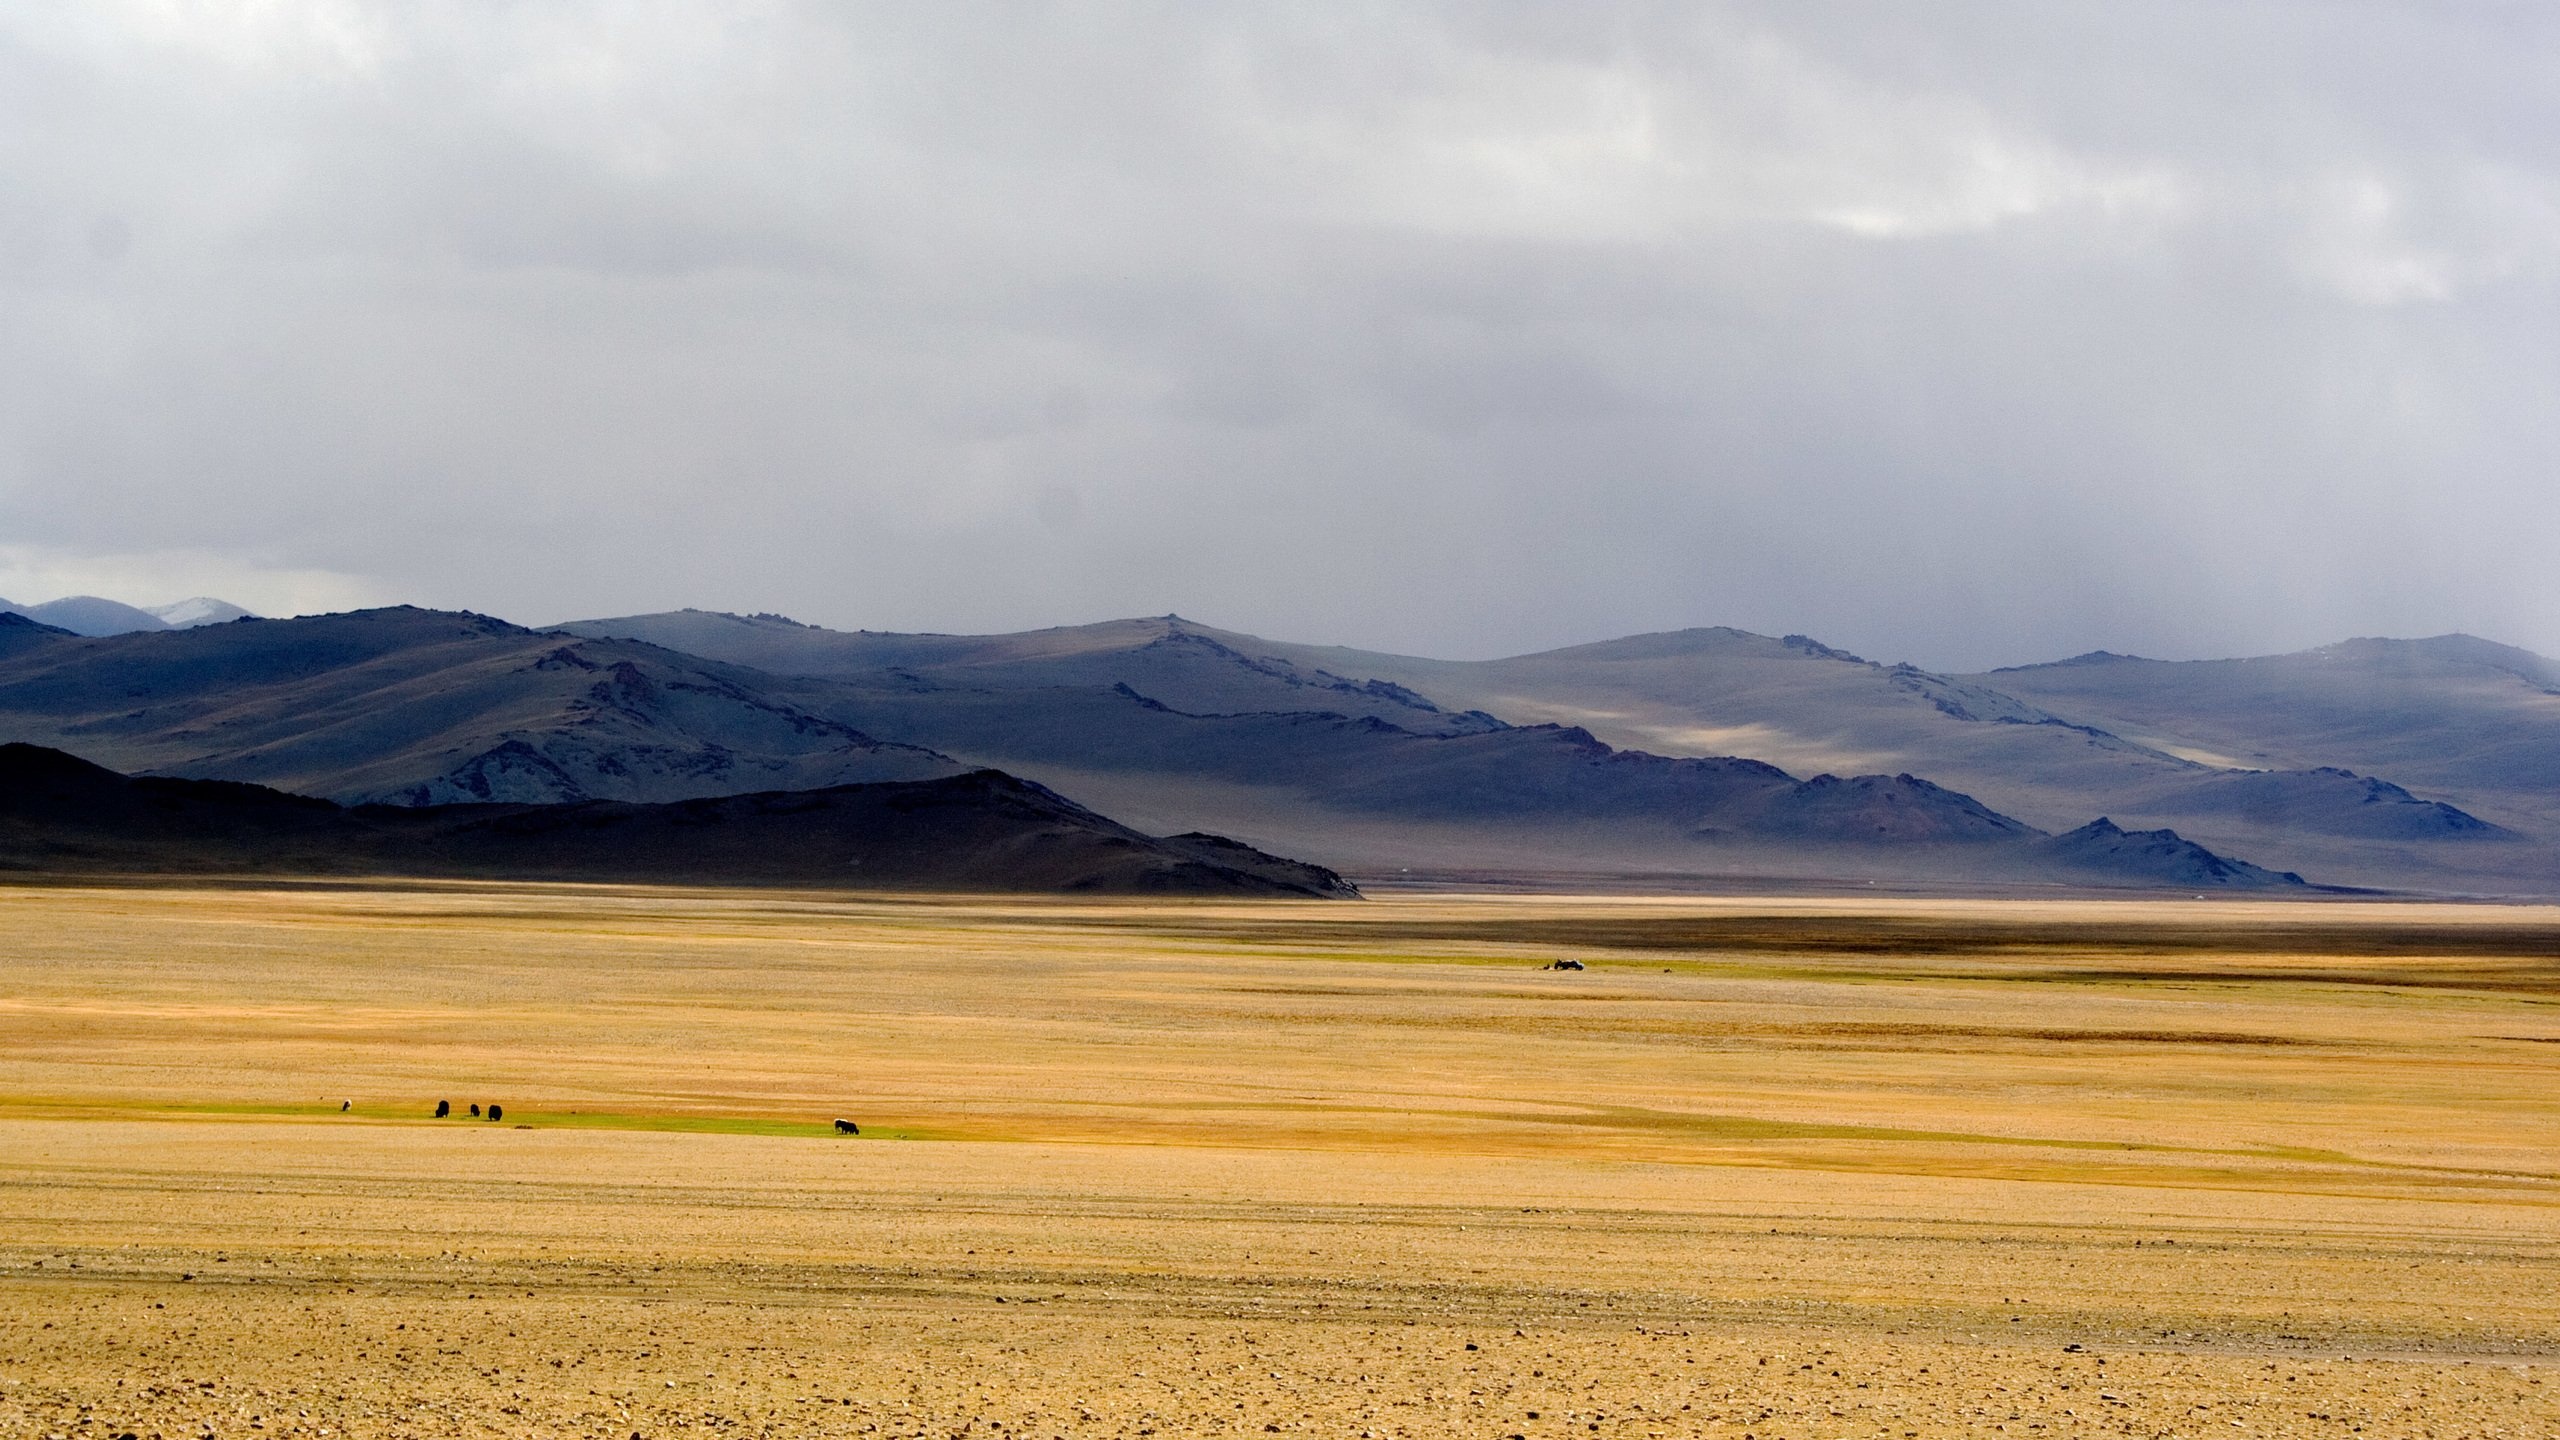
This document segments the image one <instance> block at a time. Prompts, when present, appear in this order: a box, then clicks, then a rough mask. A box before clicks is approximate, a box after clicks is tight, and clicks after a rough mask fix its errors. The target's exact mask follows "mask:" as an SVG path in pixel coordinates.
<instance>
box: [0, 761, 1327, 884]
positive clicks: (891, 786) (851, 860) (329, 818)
mask: <svg viewBox="0 0 2560 1440" xmlns="http://www.w3.org/2000/svg"><path fill="white" fill-rule="evenodd" d="M0 872H8V873H15V874H19V875H44V876H53V875H127V876H132V875H206V876H220V875H290V876H304V877H326V876H349V877H355V876H402V877H417V878H453V879H461V878H484V879H507V880H552V881H587V882H620V883H638V882H650V883H662V884H686V885H758V886H788V887H795V888H798V887H806V888H812V889H856V890H933V891H945V890H947V891H971V892H1049V893H1061V894H1111V895H1164V896H1181V895H1191V896H1233V897H1239V898H1253V897H1272V898H1281V897H1301V898H1352V897H1355V896H1356V894H1357V892H1356V891H1355V890H1354V889H1353V888H1352V887H1350V886H1349V885H1347V884H1346V883H1344V881H1343V880H1342V878H1341V877H1340V876H1338V875H1336V874H1334V873H1333V872H1332V871H1330V870H1326V869H1323V868H1322V867H1319V866H1314V865H1307V864H1302V863H1300V862H1298V861H1294V860H1287V859H1283V858H1281V857H1279V856H1275V855H1268V854H1265V853H1263V852H1262V851H1259V850H1256V849H1254V848H1253V847H1251V846H1248V845H1244V844H1241V843H1239V842H1236V841H1232V840H1227V839H1224V838H1222V837H1219V836H1215V835H1182V836H1176V837H1173V838H1170V839H1157V838H1154V837H1150V836H1146V835H1142V834H1139V833H1138V832H1136V831H1134V830H1131V829H1129V828H1128V827H1126V826H1123V825H1119V824H1116V823H1114V822H1113V821H1110V820H1108V819H1105V818H1104V817H1102V816H1100V815H1096V814H1094V813H1093V812H1092V811H1090V810H1086V809H1085V808H1083V807H1082V806H1079V805H1077V804H1075V803H1073V802H1072V801H1069V800H1066V799H1064V798H1063V797H1061V796H1058V795H1056V794H1053V793H1052V792H1050V791H1048V790H1045V789H1043V788H1041V787H1040V786H1037V785H1033V784H1030V783H1028V782H1026V781H1022V780H1018V779H1015V778H1014V777H1012V776H1010V775H1004V774H1000V773H998V772H995V771H987V770H980V771H971V772H968V773H965V774H960V775H953V776H948V777H944V778H941V779H934V780H917V781H903V782H884V783H877V784H868V785H846V786H836V787H832V788H828V789H822V790H800V791H786V792H778V793H766V794H753V795H732V796H722V797H719V798H715V799H698V800H684V801H676V802H673V803H669V804H662V805H634V804H625V803H618V802H613V801H584V802H578V803H572V804H553V805H435V806H391V805H367V806H360V807H353V808H349V807H344V806H340V805H337V804H335V803H333V802H331V801H327V800H318V799H312V798H309V797H305V796H296V795H287V794H284V793H282V792H280V791H276V790H270V789H267V788H266V787H264V786H259V785H245V784H239V783H235V782H229V781H215V780H177V779H168V778H157V777H139V778H135V777H127V776H124V775H119V774H117V773H116V772H114V771H112V770H108V769H105V768H103V767H101V766H97V765H92V764H90V763H89V762H87V761H85V760H81V759H78V758H77V757H74V756H71V755H67V754H64V753H63V752H61V751H58V750H51V749H46V748H43V747H39V746H32V745H20V744H9V745H0Z"/></svg>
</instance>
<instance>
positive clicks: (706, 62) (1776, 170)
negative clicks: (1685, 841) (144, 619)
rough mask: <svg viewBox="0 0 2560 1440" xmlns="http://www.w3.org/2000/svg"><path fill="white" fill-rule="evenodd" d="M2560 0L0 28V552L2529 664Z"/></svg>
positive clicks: (1882, 648)
mask: <svg viewBox="0 0 2560 1440" xmlns="http://www.w3.org/2000/svg"><path fill="white" fill-rule="evenodd" d="M2556 16H2560V7H2552V6H2548V5H2544V4H2514V5H2497V4H2485V3H2484V4H2471V5H2450V4H2448V5H2421V4H2409V5H2381V4H2364V3H2356V0H2317V3H2309V4H2302V5H2281V4H2246V3H2235V0H2213V3H2200V4H2194V5H2180V4H2175V3H2150V4H2140V5H2126V4H2120V3H2105V4H2087V5H2071V4H2060V3H2053V0H2021V3H2016V4H1991V3H1982V4H1968V3H1948V4H1931V5H1922V6H1914V5H1908V4H1903V3H1875V4H1864V5H1833V4H1821V3H1807V0H1786V3H1772V4H1768V5H1750V4H1734V5H1698V4H1679V5H1662V6H1647V5H1605V4H1596V3H1593V4H1584V3H1577V4H1571V5H1557V4H1552V3H1542V4H1535V5H1519V6H1508V5H1475V6H1446V7H1434V6H1430V5H1424V4H1397V5H1377V6H1348V5H1341V6H1336V5H1287V6H1273V5H1263V4H1252V5H1237V6H1233V7H1221V6H1214V5H1208V4H1200V3H1174V4H1166V5H1162V6H1152V7H1151V6H1139V5H1127V6H1109V5H1070V6H1061V7H1056V8H1054V9H1046V10H1043V9H1037V8H1035V7H1031V6H1023V5H1003V6H992V5H991V6H972V5H965V4H950V3H933V4H924V5H899V6H860V5H835V4H828V5H811V6H806V7H802V6H793V5H755V4H745V3H734V0H723V3H718V4H713V3H707V0H706V3H702V4H696V5H687V6H675V5H664V6H661V5H649V4H636V3H619V4H610V5H602V6H597V7H593V8H589V7H583V6H577V5H570V4H554V3H544V4H538V5H534V4H528V5H522V6H510V5H496V4H488V5H468V6H466V5H458V4H437V5H411V4H396V5H395V4H382V5H378V6H361V7H357V6H334V5H329V4H321V3H312V4H303V3H296V4H290V5H284V4H279V5H247V6H241V7H237V8H235V9H231V10H228V11H226V10H225V9H224V8H223V7H219V6H212V5H203V6H198V5H179V4H134V5H118V4H114V3H84V4H81V5H76V6H69V5H40V4H36V3H31V0H30V3H5V4H0V596H6V597H8V598H10V599H13V600H17V601H20V602H29V601H37V600H43V599H48V598H51V597H52V596H55V595H59V594H64V593H71V592H76V591H94V592H101V593H106V594H110V595H114V596H117V597H119V598H123V599H127V600H131V601H135V602H138V603H158V602H163V601H167V600H173V599H177V598H180V597H181V596H184V595H187V594H192V593H196V592H199V591H210V592H212V593H215V594H218V595H222V596H226V597H228V598H231V599H234V600H237V601H240V602H242V603H245V604H248V605H251V606H252V607H255V608H260V609H264V610H269V611H275V612H283V611H294V610H309V609H327V608H338V607H342V606H345V605H350V604H359V603H374V602H386V601H412V602H416V603H420V604H433V605H443V606H460V607H468V608H472V609H477V610H483V611H487V612H491V613H495V614H499V615H504V616H506V617H508V618H511V619H516V620H521V621H526V622H546V621H554V620H561V619H568V618H572V617H578V616H587V615H603V614H616V613H627V612H631V611H638V610H655V609H666V608H671V607H675V606H680V605H697V606H703V607H707V608H718V609H734V610H779V611H784V612H787V613H789V614H792V615H794V616H797V617H799V618H802V619H805V620H810V621H814V622H818V623H823V624H829V625H837V626H844V627H855V626H867V627H870V628H875V629H880V628H888V629H936V630H986V629H1012V628H1022V627H1030V626H1038V625H1049V624H1059V623H1067V622H1074V621H1082V620H1093V619H1101V618H1106V617H1110V616H1117V615H1128V614H1157V613H1163V612H1165V611H1169V610H1170V611H1179V612H1181V613H1183V614H1185V615H1190V616H1194V617H1196V618H1199V619H1202V620H1206V621H1209V622H1212V623H1215V624H1220V625H1225V626H1229V627H1233V628H1238V629H1245V630H1252V631H1256V632H1260V633H1263V634H1267V635H1272V636H1275V637H1282V638H1289V639H1299V640H1310V641H1325V642H1340V643H1352V644H1360V645H1366V646H1371V647H1377V648H1389V649H1399V650H1407V651H1417V652H1422V653H1431V654H1442V655H1452V656H1479V655H1491V654H1498V653H1509V652H1516V651H1521V650H1527V649H1535V648H1542V647H1545V646H1549V645H1556V644H1564V643H1569V642H1573V641H1578V640H1587V639H1597V638H1601V637H1605V636H1610V635H1615V634H1621V633H1625V632H1630V631H1637V630H1655V629H1668V628H1674V627H1678V626H1684V625H1702V624H1730V625H1738V626H1742V627H1745V628H1749V629H1755V630H1762V631H1768V632H1772V633H1777V632H1787V631H1802V632H1807V633H1810V634H1813V635H1816V636H1818V637H1820V638H1822V639H1824V640H1827V641H1829V642H1831V643H1833V644H1837V645H1842V646H1845V647H1848V648H1851V649H1854V650H1857V651H1859V652H1861V653H1864V654H1867V655H1869V656H1871V657H1873V658H1878V659H1909V660H1913V661H1916V662H1919V663H1922V664H1925V665H1931V666H1937V667H1942V668H1958V667H1972V666H1979V665H1988V664H1999V663H2008V662H2016V661H2024V660H2030V659H2041V658H2051V657H2054V656H2059V655H2063V654H2068V653H2073V652H2076V651H2080V650H2086V649H2091V648H2098V647H2105V648H2109V649H2116V650H2129V651H2137V652H2141V653H2147V654H2158V655H2170V656H2193V655H2220V654H2240V653H2252V652H2258V651H2267V650H2277V649H2290V648H2298V647H2301V646H2304V645H2310V644H2316V643H2320V642H2323V641H2326V640H2331V639H2337V638H2342V637H2344V636H2347V635H2351V634H2431V633H2436V632H2440V631H2445V630H2454V629H2464V630H2470V631H2474V632H2476V633H2482V634H2487V635H2490V636H2493V637H2496V638H2500V639H2505V640H2509V641H2512V642H2515V643H2520V644H2525V645H2529V646H2532V647H2534V648H2537V649H2540V650H2543V651H2545V652H2546V653H2560V565H2555V563H2554V549H2555V543H2554V542H2555V538H2560V483H2555V479H2560V476H2555V464H2554V462H2555V459H2556V458H2560V304H2555V298H2556V291H2555V287H2556V286H2560V19H2556V18H2555V17H2556Z"/></svg>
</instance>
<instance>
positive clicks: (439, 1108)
mask: <svg viewBox="0 0 2560 1440" xmlns="http://www.w3.org/2000/svg"><path fill="white" fill-rule="evenodd" d="M452 1113H453V1102H452V1101H450V1100H439V1101H437V1102H436V1118H437V1119H439V1120H441V1119H443V1118H444V1117H446V1116H447V1115H450V1114H452Z"/></svg>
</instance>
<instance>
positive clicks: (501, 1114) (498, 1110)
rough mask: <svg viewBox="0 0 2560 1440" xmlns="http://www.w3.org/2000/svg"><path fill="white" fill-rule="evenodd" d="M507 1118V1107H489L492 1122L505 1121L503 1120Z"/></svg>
mask: <svg viewBox="0 0 2560 1440" xmlns="http://www.w3.org/2000/svg"><path fill="white" fill-rule="evenodd" d="M506 1117H507V1111H506V1107H505V1106H503V1105H492V1106H490V1107H489V1118H490V1119H492V1120H503V1119H505V1118H506Z"/></svg>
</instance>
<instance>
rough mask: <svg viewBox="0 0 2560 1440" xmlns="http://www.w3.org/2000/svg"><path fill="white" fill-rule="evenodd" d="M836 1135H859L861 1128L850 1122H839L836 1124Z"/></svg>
mask: <svg viewBox="0 0 2560 1440" xmlns="http://www.w3.org/2000/svg"><path fill="white" fill-rule="evenodd" d="M836 1133H837V1134H839V1135H859V1134H861V1133H862V1127H861V1126H859V1125H856V1124H854V1123H853V1122H852V1121H850V1120H839V1121H837V1122H836Z"/></svg>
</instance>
